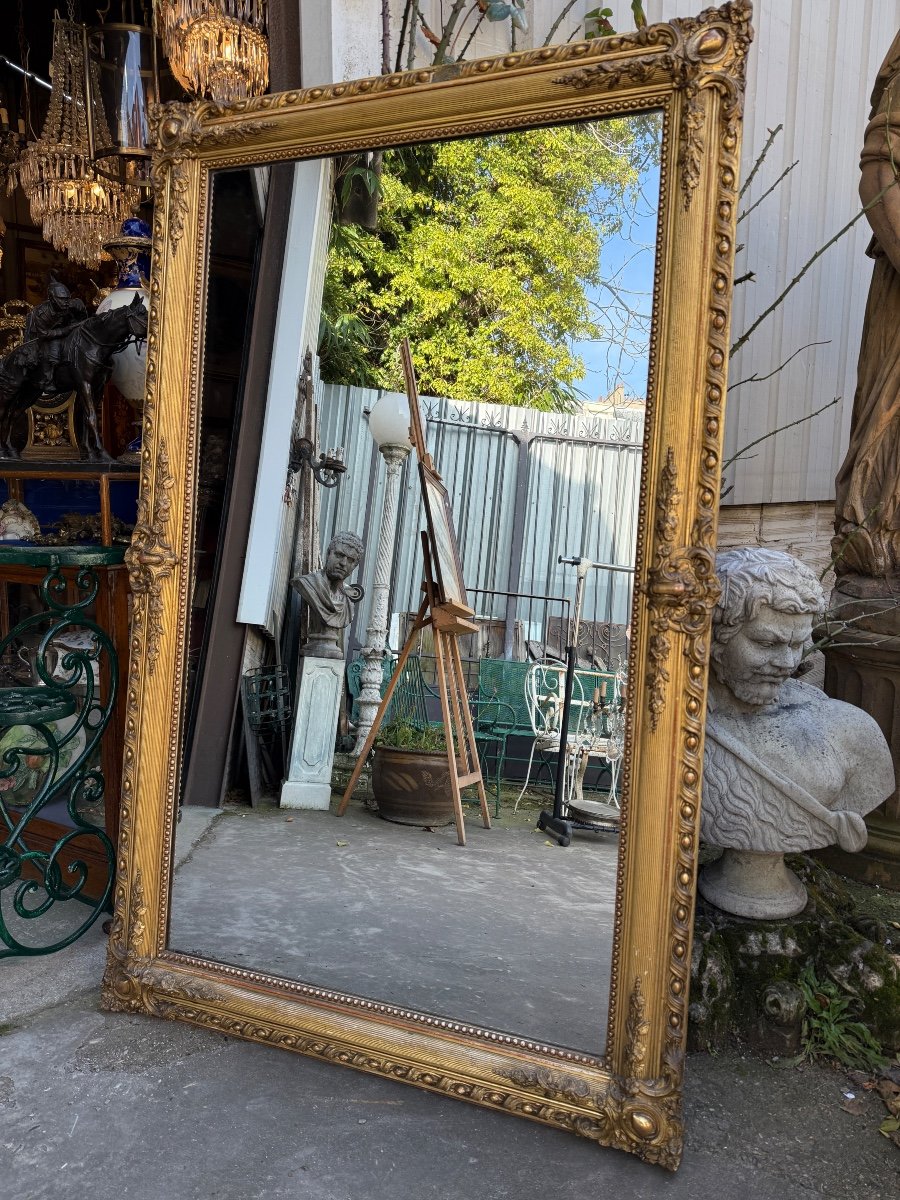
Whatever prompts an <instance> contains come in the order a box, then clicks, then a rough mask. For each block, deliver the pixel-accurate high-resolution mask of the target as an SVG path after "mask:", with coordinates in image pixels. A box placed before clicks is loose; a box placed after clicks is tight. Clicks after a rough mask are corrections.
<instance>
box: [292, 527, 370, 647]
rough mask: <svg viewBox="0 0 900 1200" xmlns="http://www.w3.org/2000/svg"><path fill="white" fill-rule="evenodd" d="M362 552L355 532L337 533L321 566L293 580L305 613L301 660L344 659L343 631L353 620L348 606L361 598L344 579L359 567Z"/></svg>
mask: <svg viewBox="0 0 900 1200" xmlns="http://www.w3.org/2000/svg"><path fill="white" fill-rule="evenodd" d="M362 552H363V543H362V541H361V539H360V538H358V537H357V536H356V534H355V533H347V532H344V533H337V534H335V536H334V537H333V538H332V539H331V541H330V542H329V544H328V549H327V550H326V551H325V565H324V567H322V569H321V570H320V571H311V572H310V573H309V574H308V575H300V576H298V577H297V578H296V579H294V580H293V586H294V587H295V588H296V589H297V591H298V592H299V593H300V595H301V596H302V597H303V599H304V600H305V601H306V605H307V613H308V622H307V636H306V641H305V642H304V644H303V646H302V647H301V648H300V655H301V657H305V658H343V657H344V630H345V629H346V628H347V626H348V625H349V624H350V622H351V621H352V620H353V608H352V605H353V604H355V603H358V602H359V601H360V600H361V599H362V597H363V589H362V588H361V587H359V586H358V585H357V584H348V583H347V579H348V578H349V577H350V576H351V575H352V574H353V572H354V571H355V570H356V568H357V567H358V566H359V560H360V558H361V557H362Z"/></svg>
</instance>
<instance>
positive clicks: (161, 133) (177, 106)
mask: <svg viewBox="0 0 900 1200" xmlns="http://www.w3.org/2000/svg"><path fill="white" fill-rule="evenodd" d="M240 111H241V110H240V109H239V108H237V107H233V106H231V105H221V104H215V103H213V102H211V101H209V100H198V101H195V102H194V103H192V104H182V103H180V102H178V101H175V100H171V101H168V102H167V103H165V104H156V105H153V106H152V108H151V109H150V143H151V145H153V146H155V147H156V149H155V150H154V153H153V164H152V167H151V174H152V179H153V186H154V189H155V192H156V195H157V196H161V195H162V194H163V191H164V187H165V182H166V179H167V177H168V179H169V180H170V181H171V185H172V190H171V193H170V196H169V246H170V249H171V252H172V254H173V255H174V254H175V252H176V250H177V248H178V243H179V242H180V241H181V239H182V237H183V236H184V227H185V218H186V216H187V210H188V171H187V163H188V160H189V159H190V158H191V157H192V156H193V155H194V154H195V153H196V152H197V151H198V150H202V149H203V148H205V147H210V146H215V147H218V146H227V145H228V144H229V143H232V142H241V141H244V140H245V139H247V138H251V137H255V136H257V135H258V134H260V133H263V132H264V131H265V130H267V129H271V128H272V127H273V126H274V124H275V122H274V121H248V120H246V119H243V120H241V122H240V124H223V125H215V124H208V123H207V122H208V121H209V120H211V119H213V118H219V117H227V116H229V115H232V114H234V115H237V113H239V112H240Z"/></svg>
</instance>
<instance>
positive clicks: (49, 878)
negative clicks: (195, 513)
mask: <svg viewBox="0 0 900 1200" xmlns="http://www.w3.org/2000/svg"><path fill="white" fill-rule="evenodd" d="M123 553H124V548H123V547H121V546H116V547H95V546H89V547H68V548H53V549H46V548H41V547H22V546H15V547H12V546H0V568H3V576H4V582H7V583H8V578H9V575H10V573H11V571H10V570H9V569H8V566H7V564H9V565H10V566H11V567H20V568H21V567H22V566H23V564H24V565H25V566H27V567H32V568H33V567H35V566H42V567H44V568H45V573H44V575H43V578H42V580H41V582H40V588H39V594H40V602H41V605H42V608H41V610H40V611H35V612H31V613H29V614H28V615H27V616H25V617H24V618H23V619H22V620H20V621H19V622H18V623H17V624H16V625H15V626H14V627H13V628H11V629H7V630H6V632H5V633H4V635H3V636H2V638H0V663H4V662H5V663H7V664H8V663H9V662H10V660H11V659H12V660H15V661H17V662H18V663H20V664H27V665H28V667H29V673H30V679H29V681H28V682H23V683H21V684H20V683H15V684H14V685H12V686H6V687H0V838H2V841H0V958H5V957H11V956H13V955H37V954H49V953H51V952H53V951H55V950H59V949H61V948H62V947H63V946H66V945H69V944H70V943H71V942H73V941H75V939H76V938H78V937H80V936H81V934H82V933H84V932H85V931H86V930H87V929H88V928H89V927H90V926H91V925H92V924H93V923H94V921H96V919H97V918H98V916H99V915H100V913H101V912H103V911H104V910H106V909H108V907H109V899H110V895H111V891H112V885H113V877H114V873H115V848H114V844H113V840H112V838H111V837H110V836H109V834H108V832H107V830H106V829H105V828H104V827H103V818H102V816H101V817H100V820H99V822H98V820H97V819H96V816H95V819H93V820H91V819H89V812H90V810H94V814H96V811H97V810H98V808H99V809H101V811H102V807H101V806H102V804H103V800H104V795H105V792H106V777H105V772H104V767H103V762H102V760H101V756H100V749H101V739H102V738H103V734H104V731H105V730H106V729H107V726H108V725H109V723H110V719H111V717H112V715H113V712H114V709H115V706H116V700H117V694H118V656H117V654H116V650H115V647H114V645H113V641H112V638H111V636H110V634H109V633H108V632H107V631H106V630H105V629H103V628H102V627H101V626H100V625H99V624H98V623H97V622H96V621H95V620H94V619H93V616H92V615H91V611H92V610H93V609H94V606H95V605H96V604H97V601H98V598H99V596H100V594H101V588H102V586H103V584H104V583H105V582H106V581H105V580H103V581H102V575H101V573H100V572H99V571H98V569H99V568H103V567H106V566H111V565H117V564H121V562H122V558H123ZM7 677H9V674H8V672H7ZM26 777H27V779H26ZM23 780H24V781H25V782H27V784H28V787H27V788H23V787H22V786H21V785H22V783H23ZM51 808H53V809H55V810H56V812H55V814H54V815H55V821H54V824H55V825H56V826H57V828H59V827H60V826H61V828H59V833H60V836H59V837H58V838H57V840H56V842H55V844H52V845H51V846H49V847H48V846H47V844H46V838H43V839H42V838H35V837H34V836H32V833H33V830H34V828H35V824H36V823H37V822H40V821H41V815H42V814H45V815H46V814H47V813H48V810H50V809H51ZM45 824H46V822H45ZM51 827H52V826H51ZM88 859H90V860H91V862H92V865H93V868H94V881H93V886H91V887H88V877H89V864H88ZM98 862H99V863H100V864H102V868H103V870H102V877H101V878H100V880H99V882H98V881H97V879H96V875H97V864H98ZM89 893H90V894H89ZM73 900H74V901H78V902H80V903H81V904H83V905H84V906H85V910H84V911H83V912H82V910H80V909H79V910H78V912H77V915H76V918H75V920H74V921H73V922H70V923H69V926H68V928H67V930H66V932H65V933H64V934H63V935H60V934H59V933H58V932H57V933H55V934H52V935H48V936H47V937H46V938H45V937H43V936H42V932H43V928H44V927H42V926H40V924H39V919H40V918H41V917H42V916H43V915H44V914H45V913H47V912H49V910H50V909H51V908H53V907H54V906H56V905H59V904H63V903H65V902H68V901H73ZM33 932H34V933H36V934H37V937H32V936H31V935H32V933H33ZM26 933H27V935H28V936H27V937H26ZM23 939H24V940H23Z"/></svg>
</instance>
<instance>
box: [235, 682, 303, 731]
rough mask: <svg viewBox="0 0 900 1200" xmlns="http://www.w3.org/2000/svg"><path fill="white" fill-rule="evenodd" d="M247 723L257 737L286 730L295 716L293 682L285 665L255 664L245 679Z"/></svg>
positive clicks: (244, 695)
mask: <svg viewBox="0 0 900 1200" xmlns="http://www.w3.org/2000/svg"><path fill="white" fill-rule="evenodd" d="M241 695H242V697H243V701H244V711H245V712H246V714H247V724H248V725H249V726H250V728H251V730H252V731H253V732H254V733H255V734H256V735H257V737H260V738H265V737H267V736H268V737H272V736H274V735H275V734H276V733H280V732H283V731H284V730H285V729H286V728H287V724H288V721H290V719H291V685H290V681H289V679H288V674H287V671H286V670H285V669H284V667H274V666H273V667H253V669H252V670H250V671H245V672H244V675H243V678H242V679H241Z"/></svg>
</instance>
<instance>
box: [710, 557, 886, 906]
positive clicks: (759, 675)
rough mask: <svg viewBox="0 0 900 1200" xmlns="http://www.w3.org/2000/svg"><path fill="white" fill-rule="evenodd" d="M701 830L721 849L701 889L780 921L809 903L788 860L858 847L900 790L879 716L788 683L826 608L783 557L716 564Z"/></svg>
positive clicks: (812, 582) (817, 590) (803, 571)
mask: <svg viewBox="0 0 900 1200" xmlns="http://www.w3.org/2000/svg"><path fill="white" fill-rule="evenodd" d="M716 574H717V575H718V577H719V582H720V583H721V585H722V594H721V598H720V600H719V603H718V604H717V606H716V609H715V612H714V614H713V641H712V647H711V651H710V654H711V660H712V661H711V670H710V681H709V710H708V714H707V723H706V750H705V756H704V767H703V772H704V774H703V805H702V818H701V834H702V837H703V839H704V841H706V842H708V843H710V844H711V845H713V846H719V847H721V848H722V849H723V850H724V853H723V855H722V857H721V858H720V859H719V860H718V861H717V862H715V863H712V864H711V865H708V866H706V867H704V868H703V871H702V872H701V875H700V881H699V890H700V893H701V895H703V896H704V897H705V898H706V899H707V900H710V901H711V902H712V903H713V904H715V905H717V906H718V907H719V908H722V909H724V910H725V911H726V912H731V913H735V914H737V915H738V916H743V917H758V918H769V919H777V918H781V917H789V916H794V915H796V914H797V913H799V912H801V911H802V910H803V908H804V907H805V905H806V891H805V889H804V887H803V885H802V883H801V882H800V880H799V879H798V878H797V877H796V876H795V875H794V874H793V873H792V872H791V871H789V870H788V869H787V867H786V866H785V864H784V860H783V855H784V854H785V853H787V852H799V851H806V850H811V849H814V848H816V847H822V846H829V845H832V844H833V843H835V842H837V843H838V844H839V845H840V846H841V847H842V849H844V850H848V851H856V850H861V849H862V847H863V846H864V845H865V843H866V839H867V836H868V835H867V830H866V825H865V821H864V820H863V816H864V814H865V813H867V812H870V811H871V810H872V809H873V808H876V807H877V806H878V805H879V804H881V803H882V801H884V800H885V799H886V798H887V797H888V796H889V795H890V794H891V792H892V791H893V790H894V771H893V765H892V762H891V754H890V750H889V749H888V746H887V742H886V741H885V739H884V735H883V734H882V732H881V730H880V728H879V727H878V725H877V723H876V721H875V720H874V718H873V717H871V716H869V714H868V713H866V712H863V710H862V709H860V708H857V707H856V706H855V705H852V704H845V703H844V702H843V701H840V700H832V699H831V698H830V697H828V696H826V695H825V693H824V692H822V691H820V690H819V689H818V688H816V687H812V686H811V685H810V684H806V683H802V682H800V681H799V680H798V679H794V678H791V676H793V675H794V673H795V672H796V670H797V667H798V666H799V665H800V662H801V659H802V658H803V656H804V654H805V652H806V650H807V649H808V648H809V646H810V645H811V643H812V631H813V627H814V625H815V624H816V623H817V622H818V621H819V620H821V618H822V617H823V615H824V611H825V598H824V594H823V592H822V588H821V585H820V584H819V581H818V578H817V577H816V575H815V574H814V572H813V571H811V570H810V568H809V567H807V566H806V565H805V564H804V563H802V562H800V561H799V560H798V559H796V558H794V557H793V556H792V555H790V554H784V553H783V552H781V551H780V550H765V549H761V548H753V549H740V550H727V551H725V552H723V553H721V554H719V555H718V556H717V558H716Z"/></svg>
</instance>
